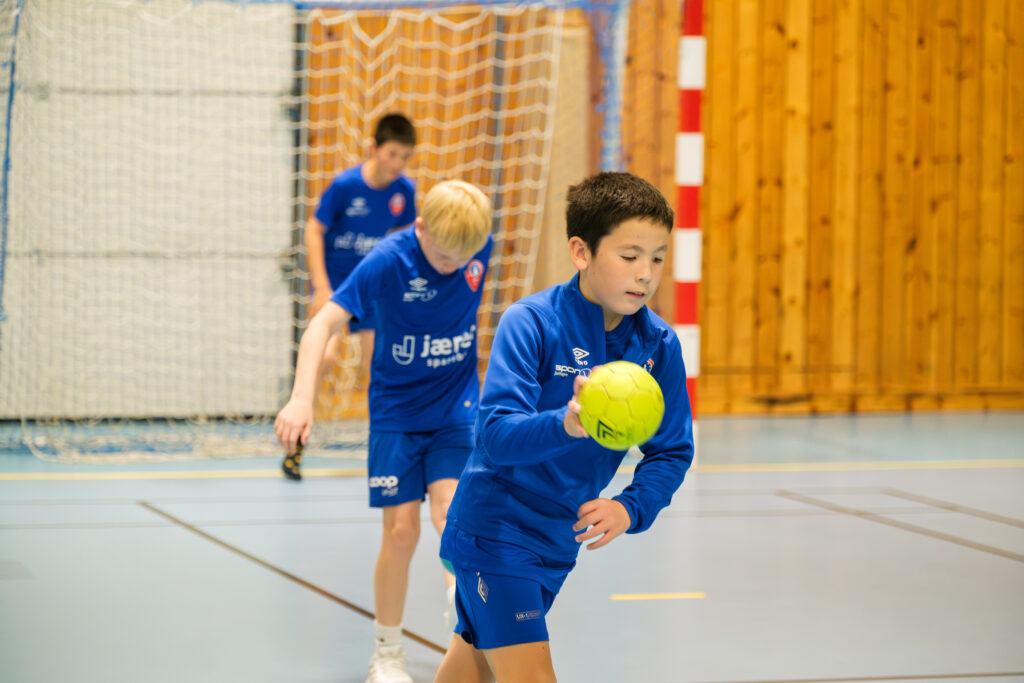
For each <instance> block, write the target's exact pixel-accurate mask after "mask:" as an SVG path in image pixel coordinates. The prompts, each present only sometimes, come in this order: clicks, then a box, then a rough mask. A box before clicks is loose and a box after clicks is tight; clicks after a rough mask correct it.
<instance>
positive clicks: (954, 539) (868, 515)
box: [778, 489, 1024, 562]
mask: <svg viewBox="0 0 1024 683" xmlns="http://www.w3.org/2000/svg"><path fill="white" fill-rule="evenodd" d="M778 495H780V496H782V497H783V498H789V499H790V500H796V501H799V502H801V503H806V504H808V505H815V506H817V507H820V508H824V509H826V510H832V511H833V512H839V513H842V514H844V515H850V516H852V517H859V518H861V519H867V520H870V521H872V522H878V523H879V524H885V525H886V526H891V527H895V528H897V529H903V530H904V531H910V532H913V533H915V534H921V535H922V536H930V537H931V538H937V539H939V540H940V541H947V542H949V543H954V544H956V545H962V546H964V547H967V548H973V549H974V550H980V551H982V552H985V553H991V554H993V555H998V556H999V557H1005V558H1007V559H1010V560H1016V561H1017V562H1024V555H1018V554H1017V553H1011V552H1010V551H1009V550H1003V549H1002V548H995V547H993V546H990V545H985V544H983V543H975V542H974V541H970V540H968V539H966V538H960V537H959V536H952V535H950V534H944V533H942V532H941V531H933V530H931V529H927V528H925V527H923V526H917V525H916V524H908V523H906V522H901V521H899V520H896V519H890V518H889V517H882V516H880V515H876V514H874V513H872V512H867V511H866V510H858V509H856V508H849V507H846V506H844V505H837V504H835V503H830V502H828V501H824V500H818V499H817V498H810V497H808V496H803V495H801V494H799V493H795V492H793V491H786V490H784V489H780V490H779V491H778Z"/></svg>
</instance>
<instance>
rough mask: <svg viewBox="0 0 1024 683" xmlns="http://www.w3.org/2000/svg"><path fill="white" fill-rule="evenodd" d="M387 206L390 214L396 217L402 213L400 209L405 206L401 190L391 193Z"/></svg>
mask: <svg viewBox="0 0 1024 683" xmlns="http://www.w3.org/2000/svg"><path fill="white" fill-rule="evenodd" d="M388 208H389V209H391V215H392V216H394V217H396V218H397V217H398V216H400V215H402V210H403V209H404V208H405V195H404V194H402V193H401V192H396V193H394V194H393V195H391V199H389V200H388Z"/></svg>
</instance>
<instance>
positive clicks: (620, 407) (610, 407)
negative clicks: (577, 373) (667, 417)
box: [576, 360, 665, 451]
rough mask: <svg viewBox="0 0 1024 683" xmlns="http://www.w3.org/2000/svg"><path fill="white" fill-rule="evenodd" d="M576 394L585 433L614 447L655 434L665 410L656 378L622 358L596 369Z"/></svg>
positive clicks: (640, 440) (623, 446) (635, 442)
mask: <svg viewBox="0 0 1024 683" xmlns="http://www.w3.org/2000/svg"><path fill="white" fill-rule="evenodd" d="M576 398H577V399H578V400H579V404H580V408H581V410H580V422H581V423H583V428H584V429H586V430H587V434H590V436H591V437H593V439H594V441H597V442H598V443H599V444H601V445H602V446H604V447H605V448H610V449H612V450H616V451H624V450H626V449H627V448H629V447H630V446H639V445H640V444H642V443H644V442H645V441H647V440H648V439H650V438H651V437H652V436H654V433H655V432H657V431H658V426H659V425H660V424H661V418H662V416H663V415H664V414H665V398H664V396H662V394H661V387H659V386H658V382H657V380H655V379H654V378H653V377H651V373H649V372H647V371H646V370H644V369H643V368H642V367H640V366H639V365H637V364H636V363H630V362H629V361H625V360H617V361H613V362H611V363H607V364H605V365H602V366H600V367H598V368H597V369H595V370H594V371H593V372H592V373H590V379H589V380H587V383H586V384H584V385H583V388H582V389H580V393H579V395H578V396H577V397H576Z"/></svg>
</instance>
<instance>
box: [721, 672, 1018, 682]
mask: <svg viewBox="0 0 1024 683" xmlns="http://www.w3.org/2000/svg"><path fill="white" fill-rule="evenodd" d="M1016 676H1024V671H1005V672H1001V673H976V674H919V675H904V676H852V677H849V678H774V679H770V680H769V679H758V680H744V681H725V682H724V683H859V682H862V681H868V682H870V681H922V680H923V681H933V680H937V679H947V678H1012V677H1016Z"/></svg>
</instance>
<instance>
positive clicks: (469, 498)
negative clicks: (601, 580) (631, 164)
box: [435, 173, 693, 683]
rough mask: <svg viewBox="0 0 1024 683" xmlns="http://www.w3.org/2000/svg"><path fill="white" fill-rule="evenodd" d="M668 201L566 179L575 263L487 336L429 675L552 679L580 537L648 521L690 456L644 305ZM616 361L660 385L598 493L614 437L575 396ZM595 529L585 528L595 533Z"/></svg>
mask: <svg viewBox="0 0 1024 683" xmlns="http://www.w3.org/2000/svg"><path fill="white" fill-rule="evenodd" d="M672 220H673V215H672V209H671V208H670V207H669V205H668V203H667V202H666V201H665V198H664V197H663V196H662V195H661V193H660V192H658V190H657V189H656V188H654V187H653V186H652V185H651V184H650V183H648V182H646V181H644V180H642V179H640V178H637V177H636V176H633V175H630V174H628V173H600V174H598V175H596V176H592V177H590V178H587V179H586V180H584V181H583V182H582V183H580V184H579V185H575V186H573V187H571V188H569V194H568V208H567V210H566V229H567V233H568V236H569V254H570V257H571V259H572V262H573V264H574V265H575V266H576V268H577V269H578V270H579V274H578V275H577V276H576V277H574V278H573V279H572V280H571V281H569V282H567V283H565V284H562V285H558V286H556V287H552V288H550V289H547V290H545V291H543V292H540V293H538V294H535V295H533V296H529V297H526V298H525V299H523V300H521V301H519V302H517V303H515V304H513V305H512V306H511V307H509V309H508V310H507V311H506V312H505V314H504V315H503V316H502V318H501V321H500V322H499V324H498V329H497V332H496V333H495V337H494V343H493V347H492V350H491V357H490V362H489V365H488V368H487V375H486V379H485V380H484V387H483V393H482V396H481V399H480V410H479V412H478V414H477V439H476V447H475V449H474V450H473V453H472V455H471V456H470V459H469V462H468V463H467V464H466V468H465V469H464V470H463V472H462V476H461V477H460V479H459V485H458V488H457V490H456V493H455V498H454V499H453V501H452V504H451V507H450V508H449V511H448V523H447V525H446V527H445V530H444V533H443V535H442V538H441V557H442V559H443V560H444V561H445V562H447V563H449V564H450V565H451V566H452V567H453V568H454V570H455V571H454V573H455V576H456V596H455V606H456V613H457V616H458V624H457V625H456V628H455V635H454V636H453V638H452V640H451V643H450V644H449V646H448V651H447V653H446V655H445V658H444V661H443V662H442V663H441V667H440V669H439V670H438V672H437V677H436V678H435V683H469V682H473V683H478V682H483V681H491V680H494V679H495V678H497V680H499V681H501V683H516V682H517V681H545V682H547V681H554V680H555V673H554V667H553V665H552V662H551V654H550V649H549V647H548V633H547V627H546V624H545V617H546V615H547V612H548V610H549V609H550V608H551V604H552V602H553V600H554V598H555V595H557V594H558V591H559V589H560V588H561V586H562V583H563V582H564V580H565V578H566V576H567V575H568V574H569V572H570V571H571V570H572V568H573V566H574V565H575V561H576V555H577V553H578V551H579V547H580V544H581V543H584V542H586V541H593V542H591V543H590V544H589V545H588V546H587V548H588V549H591V550H593V549H597V548H600V547H602V546H604V545H606V544H608V543H609V542H610V541H612V540H613V539H614V538H615V537H617V536H619V535H620V534H621V533H623V532H626V533H638V532H640V531H644V530H645V529H647V528H648V527H649V526H650V525H651V523H652V522H653V521H654V518H655V517H656V516H657V514H658V511H659V510H661V509H662V508H663V507H665V506H666V505H668V504H669V502H670V500H671V497H672V494H673V493H674V492H675V491H676V489H677V488H678V487H679V485H680V484H681V483H682V481H683V477H684V475H685V474H686V470H687V468H688V467H689V466H690V462H691V461H692V459H693V436H692V431H691V416H690V403H689V399H688V397H687V395H686V373H685V370H684V368H683V359H682V351H681V348H680V344H679V340H678V339H677V338H676V335H675V333H674V332H673V330H672V328H671V327H670V326H669V325H668V324H666V323H665V322H664V321H663V320H661V319H660V318H658V317H657V316H656V315H655V314H654V313H652V312H651V311H650V310H649V309H648V308H647V306H646V303H647V301H648V300H649V299H650V298H651V296H652V295H653V294H654V292H655V291H656V290H657V287H658V282H659V281H660V279H661V274H662V268H663V261H664V259H665V252H666V251H667V250H668V242H669V237H670V234H671V230H672ZM614 360H627V361H631V362H633V363H636V364H638V365H640V366H642V367H644V368H645V369H646V370H647V371H648V372H650V373H651V375H652V376H653V377H654V379H656V380H657V381H658V383H659V384H660V386H661V389H662V391H663V392H664V398H665V417H664V419H663V420H662V423H661V426H660V427H659V428H658V430H657V432H656V433H655V434H654V436H653V437H651V438H650V440H648V441H647V442H646V443H644V444H642V446H641V448H642V450H643V453H644V457H643V459H642V460H641V461H640V463H639V464H638V465H637V467H636V471H635V473H634V475H633V480H632V482H631V483H630V485H629V486H627V487H626V488H625V489H624V490H623V491H622V492H621V493H620V494H619V495H617V496H614V497H613V498H611V499H608V498H599V497H598V496H599V494H600V492H601V491H602V490H603V489H604V488H605V486H607V485H608V483H609V482H610V481H611V479H612V477H613V476H614V475H615V473H616V470H617V469H618V467H619V464H620V463H621V462H622V459H623V457H624V456H625V454H626V452H625V450H610V449H608V448H604V447H603V446H601V445H600V444H598V443H597V442H596V441H595V440H594V439H590V438H587V433H586V431H585V430H584V429H583V426H582V424H581V423H580V419H579V413H580V405H579V403H578V402H577V394H578V392H579V390H580V389H581V387H582V386H583V385H584V384H585V382H586V379H587V376H588V375H589V374H590V371H591V369H593V368H594V367H595V366H598V365H602V364H604V363H607V362H610V361H614ZM594 539H596V540H594Z"/></svg>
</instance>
